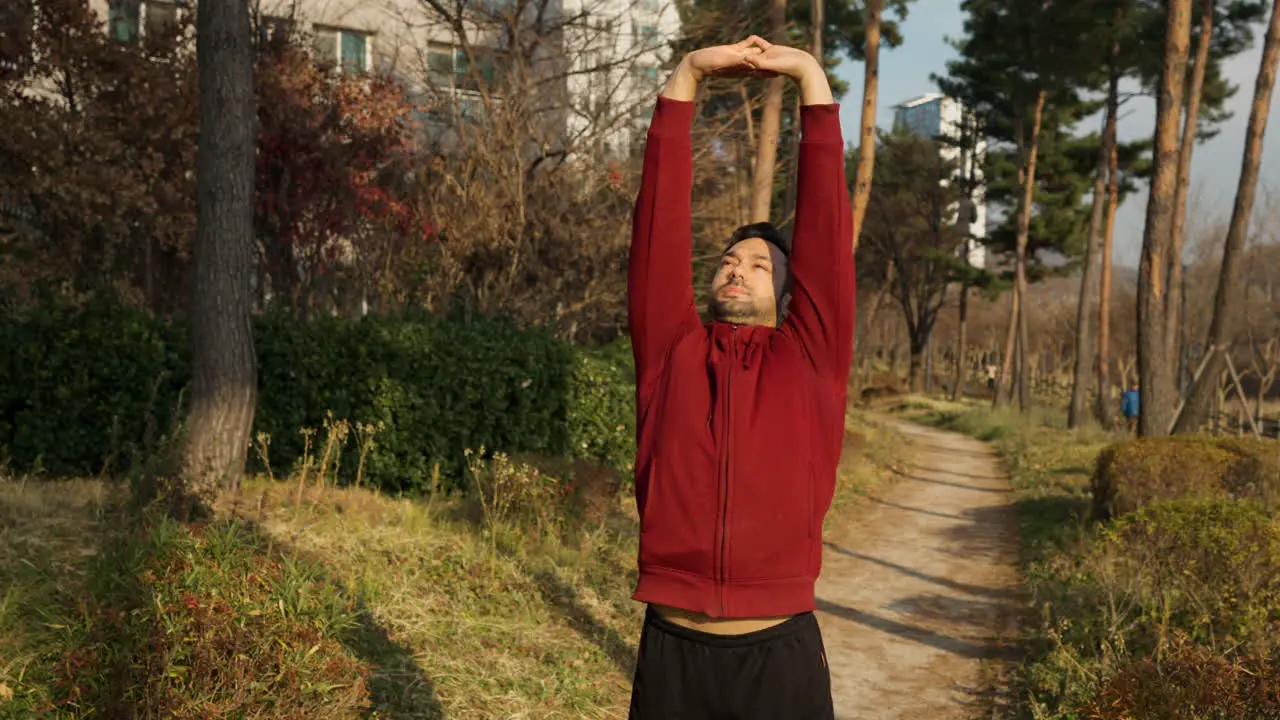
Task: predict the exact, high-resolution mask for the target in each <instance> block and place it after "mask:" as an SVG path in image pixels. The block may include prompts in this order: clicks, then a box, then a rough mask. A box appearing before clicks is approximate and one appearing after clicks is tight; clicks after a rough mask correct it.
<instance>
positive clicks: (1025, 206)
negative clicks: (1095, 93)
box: [1014, 90, 1045, 409]
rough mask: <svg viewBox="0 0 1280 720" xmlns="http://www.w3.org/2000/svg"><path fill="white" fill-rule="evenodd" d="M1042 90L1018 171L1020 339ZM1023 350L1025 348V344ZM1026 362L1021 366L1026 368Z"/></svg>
mask: <svg viewBox="0 0 1280 720" xmlns="http://www.w3.org/2000/svg"><path fill="white" fill-rule="evenodd" d="M1044 101H1045V91H1044V90H1041V91H1040V92H1038V93H1037V94H1036V106H1035V110H1034V111H1033V112H1032V115H1031V142H1030V143H1029V144H1028V145H1027V147H1026V152H1025V157H1024V158H1023V160H1022V163H1023V166H1022V171H1021V172H1019V173H1018V174H1019V175H1020V176H1021V177H1020V178H1019V180H1020V182H1021V187H1020V189H1021V190H1022V197H1021V200H1020V202H1019V205H1018V236H1017V267H1016V279H1017V286H1016V287H1015V288H1014V290H1015V292H1016V293H1017V296H1018V305H1019V308H1020V312H1018V313H1017V317H1016V318H1015V319H1016V320H1017V324H1018V334H1019V336H1020V337H1021V339H1022V341H1023V342H1024V343H1025V342H1026V337H1027V241H1028V240H1029V239H1030V236H1031V205H1032V203H1033V202H1034V201H1035V185H1036V156H1037V154H1038V153H1039V151H1040V124H1041V120H1042V118H1043V117H1044ZM1024 353H1025V348H1024ZM1025 367H1026V366H1025V365H1024V366H1023V369H1024V370H1025ZM1017 377H1018V401H1019V403H1020V404H1022V405H1023V409H1026V403H1027V400H1028V391H1027V383H1028V381H1029V378H1028V377H1027V374H1026V372H1020V373H1018V376H1017Z"/></svg>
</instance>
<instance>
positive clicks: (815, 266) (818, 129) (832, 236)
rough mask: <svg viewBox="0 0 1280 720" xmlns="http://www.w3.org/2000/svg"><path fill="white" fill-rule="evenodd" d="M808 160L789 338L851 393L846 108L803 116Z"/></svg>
mask: <svg viewBox="0 0 1280 720" xmlns="http://www.w3.org/2000/svg"><path fill="white" fill-rule="evenodd" d="M800 130H801V140H800V161H799V168H798V170H797V179H796V183H797V186H796V215H795V226H794V233H793V240H792V251H791V259H790V267H791V278H792V290H791V303H790V305H789V306H788V312H787V318H786V320H785V321H784V323H783V330H784V332H787V333H790V334H792V335H793V336H794V337H795V338H796V339H797V340H798V341H799V343H800V345H801V347H802V348H803V349H804V352H805V354H806V355H807V356H808V358H809V360H810V362H812V363H813V366H814V368H815V370H816V371H817V373H818V375H819V376H820V377H824V378H827V379H828V380H830V381H831V382H833V383H835V384H836V385H837V386H838V387H839V388H841V389H843V388H844V387H845V385H846V383H847V381H848V374H849V365H850V363H852V361H853V329H854V294H855V284H854V261H853V214H852V211H851V206H850V201H849V188H848V186H847V184H846V182H845V172H844V162H845V159H844V141H843V139H842V137H841V132H840V106H839V105H838V104H829V105H805V106H803V107H802V108H801V110H800Z"/></svg>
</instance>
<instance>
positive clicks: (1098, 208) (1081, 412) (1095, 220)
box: [1067, 114, 1111, 429]
mask: <svg viewBox="0 0 1280 720" xmlns="http://www.w3.org/2000/svg"><path fill="white" fill-rule="evenodd" d="M1110 124H1111V116H1110V114H1108V115H1107V116H1106V118H1105V119H1104V121H1103V130H1102V135H1103V137H1102V142H1101V143H1099V145H1098V166H1097V169H1096V170H1095V171H1094V178H1093V207H1092V208H1090V210H1089V238H1088V240H1087V243H1086V246H1085V251H1084V268H1083V269H1082V270H1081V272H1080V301H1079V303H1078V304H1077V306H1076V362H1075V372H1074V377H1073V378H1072V382H1071V405H1070V407H1069V408H1068V410H1067V427H1068V428H1071V429H1074V428H1078V427H1080V426H1081V425H1082V424H1083V423H1084V418H1085V414H1086V411H1085V404H1086V400H1085V395H1086V394H1087V393H1088V392H1089V385H1090V384H1091V383H1092V382H1093V370H1094V367H1095V366H1094V364H1093V355H1092V352H1093V337H1092V334H1091V333H1090V331H1089V310H1090V309H1091V308H1092V305H1093V272H1094V269H1095V267H1096V266H1097V258H1098V245H1099V242H1098V240H1099V238H1098V236H1099V235H1101V234H1102V223H1103V220H1104V218H1103V210H1104V209H1105V206H1106V204H1107V196H1106V192H1107V162H1108V160H1109V159H1110V157H1111V149H1110V148H1108V147H1107V141H1106V132H1107V130H1106V128H1107V126H1108V125H1110Z"/></svg>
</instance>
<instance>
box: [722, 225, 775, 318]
mask: <svg viewBox="0 0 1280 720" xmlns="http://www.w3.org/2000/svg"><path fill="white" fill-rule="evenodd" d="M787 272H788V268H787V258H786V256H785V255H783V253H782V250H780V249H778V247H777V246H775V245H773V244H772V243H770V242H768V241H766V240H764V239H763V238H747V239H745V240H742V241H740V242H738V243H736V244H734V246H733V247H731V248H729V249H728V250H727V251H726V252H725V254H724V255H723V256H721V258H720V267H719V268H718V269H717V270H716V274H715V277H714V278H712V280H711V299H710V303H709V305H710V311H711V316H712V317H713V318H714V319H716V320H718V321H720V322H725V323H732V324H734V325H767V326H769V327H776V326H777V324H778V316H779V314H780V310H781V306H782V303H783V302H785V292H784V288H785V286H786V280H787Z"/></svg>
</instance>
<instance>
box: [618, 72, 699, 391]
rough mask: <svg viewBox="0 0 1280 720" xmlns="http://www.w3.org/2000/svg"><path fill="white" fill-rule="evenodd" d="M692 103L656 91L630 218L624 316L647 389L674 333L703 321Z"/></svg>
mask: <svg viewBox="0 0 1280 720" xmlns="http://www.w3.org/2000/svg"><path fill="white" fill-rule="evenodd" d="M692 124H693V103H691V102H684V101H679V100H672V99H670V98H666V97H662V96H659V97H658V104H657V107H656V108H655V109H654V114H653V120H652V122H651V123H650V125H649V132H648V138H647V141H646V145H645V151H644V171H643V173H642V175H641V179H640V193H639V195H638V196H637V197H636V205H635V212H634V215H633V217H632V226H631V253H630V257H629V259H628V263H627V321H628V326H629V329H630V332H631V343H632V348H633V352H634V355H635V362H636V386H637V390H638V391H640V392H641V393H643V392H645V390H646V389H647V387H648V385H649V383H650V381H651V380H652V379H653V378H654V377H655V376H656V375H657V374H658V373H659V372H660V371H661V369H662V366H663V365H664V363H665V360H666V357H667V353H668V351H669V350H670V349H671V346H672V344H673V343H674V342H675V340H676V339H678V338H679V337H681V336H682V335H683V334H685V333H686V332H689V331H690V330H692V329H694V328H696V327H697V326H698V325H699V324H700V322H701V321H700V320H699V318H698V313H697V310H696V309H695V307H694V296H693V257H692V253H693V248H692V245H693V239H692V225H691V223H692V217H691V215H692V210H691V201H690V194H691V193H692V190H693V151H692V146H691V139H690V126H691V125H692Z"/></svg>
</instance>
